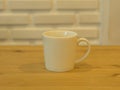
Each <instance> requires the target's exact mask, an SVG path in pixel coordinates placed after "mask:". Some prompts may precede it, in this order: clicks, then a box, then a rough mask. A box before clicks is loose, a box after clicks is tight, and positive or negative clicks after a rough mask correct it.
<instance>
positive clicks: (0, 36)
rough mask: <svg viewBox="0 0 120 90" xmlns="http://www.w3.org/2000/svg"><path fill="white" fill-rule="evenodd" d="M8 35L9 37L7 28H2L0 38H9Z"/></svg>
mask: <svg viewBox="0 0 120 90" xmlns="http://www.w3.org/2000/svg"><path fill="white" fill-rule="evenodd" d="M7 37H8V32H7V30H2V29H0V39H7Z"/></svg>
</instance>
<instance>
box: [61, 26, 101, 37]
mask: <svg viewBox="0 0 120 90" xmlns="http://www.w3.org/2000/svg"><path fill="white" fill-rule="evenodd" d="M59 29H60V30H70V31H74V32H76V33H77V34H78V36H79V37H86V38H97V37H99V28H97V27H80V28H59Z"/></svg>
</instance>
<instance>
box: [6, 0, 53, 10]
mask: <svg viewBox="0 0 120 90" xmlns="http://www.w3.org/2000/svg"><path fill="white" fill-rule="evenodd" d="M8 7H9V8H10V9H12V10H50V9H51V8H52V0H9V2H8Z"/></svg>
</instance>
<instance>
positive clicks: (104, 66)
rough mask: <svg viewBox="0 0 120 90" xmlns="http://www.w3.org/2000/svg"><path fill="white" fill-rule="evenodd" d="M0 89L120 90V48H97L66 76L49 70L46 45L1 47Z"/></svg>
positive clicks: (79, 53) (82, 51)
mask: <svg viewBox="0 0 120 90" xmlns="http://www.w3.org/2000/svg"><path fill="white" fill-rule="evenodd" d="M80 49H81V50H80ZM80 51H81V52H80ZM84 51H85V47H80V48H78V52H77V53H78V57H79V56H80V55H82V53H84ZM0 90H120V46H116V47H115V46H93V47H92V50H91V53H90V55H89V56H88V58H87V59H86V60H85V61H83V62H81V63H80V64H78V65H76V66H75V69H74V70H72V71H70V72H64V73H55V72H49V71H47V70H46V69H45V67H44V61H43V48H42V46H0Z"/></svg>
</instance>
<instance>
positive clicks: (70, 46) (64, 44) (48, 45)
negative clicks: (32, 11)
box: [43, 31, 77, 72]
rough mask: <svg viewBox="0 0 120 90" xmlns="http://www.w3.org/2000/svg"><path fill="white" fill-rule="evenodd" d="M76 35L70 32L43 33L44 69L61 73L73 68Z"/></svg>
mask: <svg viewBox="0 0 120 90" xmlns="http://www.w3.org/2000/svg"><path fill="white" fill-rule="evenodd" d="M76 42H77V34H76V33H74V32H71V31H48V32H45V33H43V44H44V59H45V66H46V69H48V70H50V71H56V72H63V71H69V70H72V69H73V68H74V64H75V59H76V45H77V43H76Z"/></svg>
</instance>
